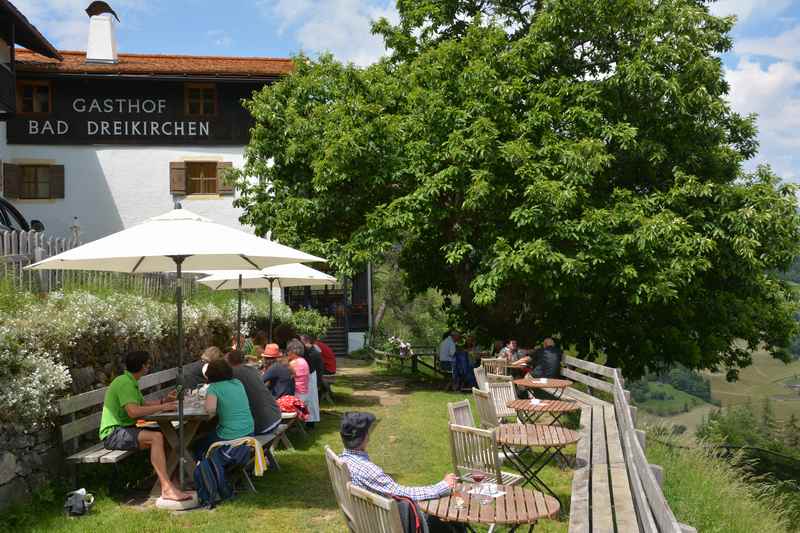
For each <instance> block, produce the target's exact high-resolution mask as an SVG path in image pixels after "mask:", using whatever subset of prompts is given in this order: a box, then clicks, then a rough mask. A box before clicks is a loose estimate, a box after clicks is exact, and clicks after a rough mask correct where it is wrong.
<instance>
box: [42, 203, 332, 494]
mask: <svg viewBox="0 0 800 533" xmlns="http://www.w3.org/2000/svg"><path fill="white" fill-rule="evenodd" d="M176 207H177V208H176V209H174V210H172V211H170V212H168V213H165V214H163V215H161V216H157V217H154V218H151V219H148V220H146V221H145V222H143V223H141V224H138V225H136V226H133V227H131V228H128V229H125V230H122V231H119V232H117V233H113V234H111V235H109V236H107V237H103V238H102V239H98V240H96V241H92V242H90V243H87V244H84V245H83V246H78V247H77V248H73V249H72V250H68V251H66V252H64V253H61V254H58V255H55V256H53V257H50V258H48V259H45V260H43V261H39V262H38V263H34V264H33V265H31V266H29V267H27V268H29V269H34V270H102V271H111V272H127V273H129V274H134V273H139V272H176V274H177V284H176V287H175V293H176V294H175V295H176V300H177V315H178V316H177V318H178V320H177V322H178V421H179V430H178V431H179V433H178V435H179V437H178V438H179V443H178V445H179V447H180V449H181V450H183V449H184V448H183V294H182V291H181V279H182V271H183V270H187V271H188V270H193V271H209V270H211V271H215V270H230V269H242V270H249V269H252V270H260V269H263V268H266V267H271V266H276V265H281V264H286V263H297V262H315V261H320V262H324V261H325V260H324V259H321V258H319V257H315V256H313V255H309V254H306V253H304V252H301V251H299V250H295V249H293V248H289V247H288V246H283V245H281V244H278V243H276V242H273V241H268V240H266V239H261V238H259V237H256V236H255V235H252V234H250V233H245V232H243V231H240V230H236V229H233V228H229V227H227V226H223V225H221V224H216V223H214V222H212V221H211V220H209V219H207V218H204V217H201V216H200V215H196V214H194V213H192V212H191V211H187V210H185V209H181V208H180V205H177V206H176ZM181 453H182V452H181ZM183 461H184V458H183V457H181V466H180V468H179V471H180V483H181V488H183V487H184V483H183V481H184V480H183V478H184V475H183Z"/></svg>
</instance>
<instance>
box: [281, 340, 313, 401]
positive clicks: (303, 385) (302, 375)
mask: <svg viewBox="0 0 800 533" xmlns="http://www.w3.org/2000/svg"><path fill="white" fill-rule="evenodd" d="M298 345H299V346H298ZM304 351H305V350H304V347H303V344H302V343H301V342H300V341H298V340H295V339H293V340H291V341H289V344H287V345H286V355H288V356H289V367H290V368H291V369H292V372H293V373H294V392H295V394H308V375H309V374H310V373H311V369H310V368H309V366H308V361H306V360H305V358H304V357H303V352H304Z"/></svg>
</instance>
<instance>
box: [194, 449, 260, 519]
mask: <svg viewBox="0 0 800 533" xmlns="http://www.w3.org/2000/svg"><path fill="white" fill-rule="evenodd" d="M251 455H252V450H251V448H250V447H249V446H246V445H242V446H236V447H233V446H220V447H218V448H216V449H215V450H214V451H213V452H212V453H211V455H210V456H209V457H207V458H205V459H203V460H202V461H200V462H199V463H198V464H197V466H196V467H195V469H194V486H195V488H196V489H197V498H198V499H199V500H200V505H202V506H203V507H208V508H209V509H213V508H214V507H215V506H216V505H217V504H218V503H220V502H221V501H223V500H227V499H228V498H231V497H233V487H231V485H230V483H228V480H227V479H226V478H225V469H226V468H230V467H233V466H246V465H247V464H248V463H249V462H250V457H251Z"/></svg>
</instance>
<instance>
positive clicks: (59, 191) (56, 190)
mask: <svg viewBox="0 0 800 533" xmlns="http://www.w3.org/2000/svg"><path fill="white" fill-rule="evenodd" d="M47 177H48V178H49V181H50V198H64V165H52V166H50V167H49V168H48V169H47Z"/></svg>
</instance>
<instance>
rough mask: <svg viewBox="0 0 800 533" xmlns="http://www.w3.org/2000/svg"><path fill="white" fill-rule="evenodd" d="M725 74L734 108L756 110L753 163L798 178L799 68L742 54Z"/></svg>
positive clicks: (747, 110) (781, 174) (799, 142)
mask: <svg viewBox="0 0 800 533" xmlns="http://www.w3.org/2000/svg"><path fill="white" fill-rule="evenodd" d="M725 75H726V78H727V79H728V81H729V82H730V85H731V94H730V101H731V105H732V106H733V108H734V109H735V110H736V111H738V112H739V113H742V114H747V113H757V114H758V128H759V140H760V143H761V149H760V152H759V154H758V156H757V157H756V160H755V161H754V162H753V164H756V163H769V164H770V165H772V167H773V168H774V169H775V171H776V172H777V173H778V175H780V176H781V177H783V178H785V179H787V180H790V181H800V90H798V89H800V69H798V67H797V66H796V65H794V64H792V63H790V62H786V61H783V62H777V63H772V64H771V65H769V66H762V65H760V64H759V63H756V62H753V61H751V60H750V59H748V58H742V59H740V60H739V63H738V64H737V65H736V66H735V67H733V68H728V69H726V71H725ZM795 154H797V155H795Z"/></svg>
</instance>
